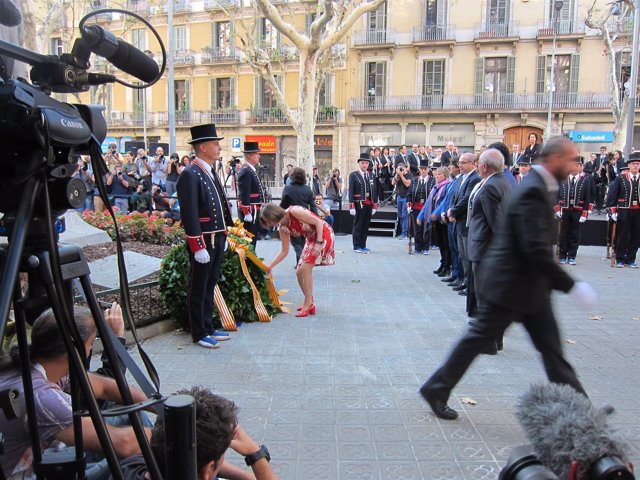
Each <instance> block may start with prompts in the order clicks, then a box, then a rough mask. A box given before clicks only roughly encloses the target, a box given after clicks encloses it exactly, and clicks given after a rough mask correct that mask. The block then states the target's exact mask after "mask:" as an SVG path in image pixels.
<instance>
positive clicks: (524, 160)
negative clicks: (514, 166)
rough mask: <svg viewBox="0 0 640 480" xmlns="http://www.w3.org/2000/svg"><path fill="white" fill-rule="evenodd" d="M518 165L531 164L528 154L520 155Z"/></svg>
mask: <svg viewBox="0 0 640 480" xmlns="http://www.w3.org/2000/svg"><path fill="white" fill-rule="evenodd" d="M518 165H531V157H530V156H529V155H520V158H518Z"/></svg>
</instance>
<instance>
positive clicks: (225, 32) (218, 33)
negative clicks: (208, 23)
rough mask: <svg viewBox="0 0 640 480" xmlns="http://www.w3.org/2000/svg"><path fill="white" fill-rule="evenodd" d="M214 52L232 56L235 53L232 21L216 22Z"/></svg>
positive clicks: (213, 41) (224, 56) (214, 27)
mask: <svg viewBox="0 0 640 480" xmlns="http://www.w3.org/2000/svg"><path fill="white" fill-rule="evenodd" d="M211 44H212V46H213V48H214V52H217V54H218V55H219V56H220V57H223V58H226V57H231V56H232V55H233V54H234V53H235V36H234V32H233V24H232V23H231V22H228V21H227V22H214V23H213V38H212V42H211Z"/></svg>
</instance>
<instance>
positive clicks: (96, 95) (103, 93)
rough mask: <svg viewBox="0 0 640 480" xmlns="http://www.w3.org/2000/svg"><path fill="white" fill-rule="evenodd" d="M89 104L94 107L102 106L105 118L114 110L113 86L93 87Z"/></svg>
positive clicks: (90, 91) (90, 88)
mask: <svg viewBox="0 0 640 480" xmlns="http://www.w3.org/2000/svg"><path fill="white" fill-rule="evenodd" d="M89 102H90V103H91V104H93V105H102V106H104V109H105V117H106V118H109V114H110V113H111V111H112V110H113V85H92V86H91V87H89Z"/></svg>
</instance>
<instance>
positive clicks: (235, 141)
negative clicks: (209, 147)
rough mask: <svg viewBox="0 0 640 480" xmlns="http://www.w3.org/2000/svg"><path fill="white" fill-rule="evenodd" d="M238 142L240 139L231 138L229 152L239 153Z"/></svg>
mask: <svg viewBox="0 0 640 480" xmlns="http://www.w3.org/2000/svg"><path fill="white" fill-rule="evenodd" d="M240 141H241V138H240V137H231V150H233V151H234V152H239V151H240Z"/></svg>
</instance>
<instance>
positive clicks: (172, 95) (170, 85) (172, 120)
mask: <svg viewBox="0 0 640 480" xmlns="http://www.w3.org/2000/svg"><path fill="white" fill-rule="evenodd" d="M173 1H174V0H169V1H168V3H167V40H168V42H167V43H168V44H169V51H168V52H167V71H168V73H167V93H168V96H169V105H168V107H169V108H168V114H169V152H175V151H176V103H175V102H176V92H175V88H176V86H175V84H174V75H173V57H174V55H175V50H176V46H175V41H174V35H173Z"/></svg>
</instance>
